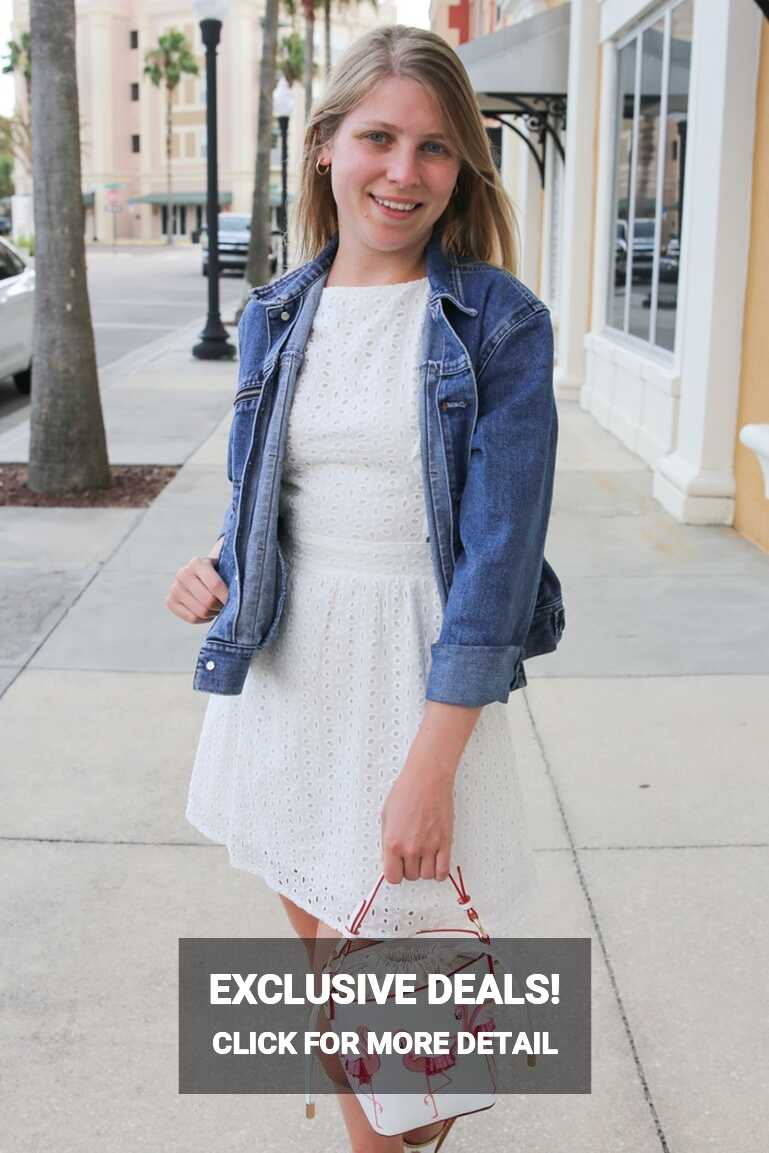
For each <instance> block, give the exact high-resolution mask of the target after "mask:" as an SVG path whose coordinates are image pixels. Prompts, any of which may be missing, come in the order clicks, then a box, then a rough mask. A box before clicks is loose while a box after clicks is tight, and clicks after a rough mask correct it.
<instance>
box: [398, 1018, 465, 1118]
mask: <svg viewBox="0 0 769 1153" xmlns="http://www.w3.org/2000/svg"><path fill="white" fill-rule="evenodd" d="M456 1047H457V1039H456V1036H455V1037H454V1040H453V1041H452V1042H451V1045H450V1047H449V1051H448V1053H436V1054H435V1055H434V1056H433V1055H423V1056H417V1055H416V1054H415V1053H407V1054H406V1056H405V1057H404V1058H403V1064H404V1065H405V1066H406V1068H407V1069H408V1070H409V1072H411V1073H423V1074H424V1077H425V1081H426V1083H427V1093H426V1094H425V1095H424V1097H423V1098H422V1100H423V1101H424V1103H425V1105H427V1104H428V1103H429V1104H431V1105H432V1107H433V1117H437V1116H438V1107H437V1105H436V1104H435V1097H434V1096H433V1090H432V1085H431V1084H430V1078H431V1077H443V1085H441V1086H439V1088H445V1087H446V1086H447V1085H450V1084H451V1077H449V1075H448V1073H447V1072H446V1069H450V1068H451V1067H452V1065H456V1062H457V1058H456V1052H455V1050H456Z"/></svg>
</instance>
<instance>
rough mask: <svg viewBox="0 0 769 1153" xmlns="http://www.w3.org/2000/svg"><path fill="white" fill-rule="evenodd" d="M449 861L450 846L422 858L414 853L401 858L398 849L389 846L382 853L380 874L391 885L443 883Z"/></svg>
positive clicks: (428, 853)
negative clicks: (428, 882)
mask: <svg viewBox="0 0 769 1153" xmlns="http://www.w3.org/2000/svg"><path fill="white" fill-rule="evenodd" d="M450 859H451V846H450V845H448V846H446V848H443V849H438V851H437V852H427V853H425V855H424V856H417V855H416V854H415V853H408V854H406V855H405V856H402V855H401V849H400V848H399V847H397V846H391V847H390V848H389V849H385V851H384V858H383V861H384V863H383V869H382V872H383V873H384V876H385V880H386V881H388V882H389V884H391V885H399V884H400V883H401V881H445V880H446V878H447V877H448V875H449V862H450Z"/></svg>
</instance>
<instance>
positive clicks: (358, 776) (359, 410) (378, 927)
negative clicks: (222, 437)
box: [186, 278, 533, 938]
mask: <svg viewBox="0 0 769 1153" xmlns="http://www.w3.org/2000/svg"><path fill="white" fill-rule="evenodd" d="M427 297H428V281H427V278H423V279H421V280H415V281H408V282H405V283H399V284H389V285H377V286H369V287H337V286H334V287H328V288H324V289H323V292H322V294H321V299H320V303H319V305H318V308H317V310H316V313H315V316H314V318H313V325H312V330H311V332H310V336H309V338H308V341H307V343H306V346H305V355H304V360H303V363H302V366H301V370H300V372H299V375H298V377H297V381H296V388H295V393H294V398H293V401H292V404H291V409H290V413H289V426H288V435H287V447H286V458H285V462H284V469H283V476H282V481H281V492H280V519H279V533H280V541H281V548H282V550H283V552H284V555H285V559H286V562H287V582H288V583H287V592H286V601H285V604H284V608H283V616H282V618H281V621H280V624H279V627H278V631H277V634H276V637H275V639H274V641H273V642H272V644H271V645H270V646H269V647H268V648H266V649H263V650H262V651H260V652H258V653H256V654H255V656H254V659H253V660H252V662H251V666H250V668H249V672H248V675H247V677H246V681H245V684H244V686H243V690H242V692H241V693H240V694H239V695H238V696H221V695H215V694H212V695H211V696H210V698H209V701H208V705H207V710H206V713H205V718H204V722H203V727H202V732H201V735H200V741H199V746H198V750H197V755H196V758H195V762H194V766H193V770H192V777H191V781H190V787H189V797H188V804H187V813H186V816H187V820H188V821H189V822H190V823H191V824H192V825H193V826H194V827H195V828H196V829H198V830H199V831H200V832H201V833H203V834H205V836H207V837H209V838H211V839H212V840H214V841H217V842H219V843H221V844H224V845H226V846H227V849H228V852H229V857H230V862H231V864H232V865H233V866H234V867H236V868H239V869H246V870H249V871H250V872H253V873H256V874H257V875H258V876H260V877H262V878H263V880H264V881H265V882H266V884H267V885H268V886H269V887H270V888H272V889H273V890H275V891H276V892H279V893H283V894H285V895H286V896H288V897H290V898H291V900H292V901H294V902H295V903H296V904H297V905H299V906H300V907H301V908H303V909H305V910H307V911H308V912H309V913H312V914H313V915H315V916H317V917H319V918H320V919H321V921H324V922H325V923H326V924H327V925H330V926H331V927H332V928H334V929H336V930H338V931H339V932H340V933H341V934H342V935H343V936H349V935H350V933H349V932H348V926H349V925H350V922H351V920H352V919H353V917H354V916H355V913H356V912H357V910H358V908H359V906H360V905H361V903H362V902H363V900H364V898H365V897H367V896H368V894H369V892H370V891H371V889H372V888H373V886H374V884H375V883H376V881H377V879H378V878H379V877H380V875H381V873H382V853H381V848H380V815H381V810H382V806H383V804H384V801H385V799H386V797H387V794H388V792H389V790H390V788H391V786H392V784H393V782H394V781H395V778H396V777H397V776H398V773H399V772H400V770H401V768H402V767H403V765H404V763H405V760H406V756H407V754H408V751H409V747H410V745H411V742H412V740H413V738H414V736H415V735H416V732H417V730H418V728H419V724H420V721H421V719H422V716H423V712H424V705H425V689H426V681H427V674H428V671H429V667H430V645H431V644H432V643H433V642H434V641H436V640H437V638H438V634H439V632H440V627H441V618H442V608H441V603H440V598H439V595H438V588H437V585H436V578H435V574H434V571H433V566H432V561H431V556H430V543H429V541H428V528H427V519H426V514H425V500H424V492H423V485H422V479H421V456H420V452H421V450H420V432H419V407H418V406H419V404H420V403H421V387H420V374H419V370H418V364H419V358H420V340H421V331H422V325H423V323H424V319H425V316H426V314H427ZM454 821H455V824H454V839H453V846H452V856H451V868H452V871H453V872H454V875H455V877H456V872H455V867H456V865H459V866H460V868H461V870H462V876H463V879H464V884H465V888H466V890H467V892H468V893H469V894H470V896H471V899H472V904H473V906H474V907H475V908H476V909H477V911H478V914H479V916H480V918H481V922H482V924H483V926H484V928H485V929H486V930H487V932H489V933H490V934H491V935H492V936H515V935H516V930H517V929H519V928H520V925H519V920H518V917H519V913H520V900H521V898H522V897H523V896H524V895H525V894H526V893H527V892H528V890H529V886H530V881H531V879H532V875H533V873H532V869H531V862H532V857H531V853H530V850H529V848H528V845H527V843H526V829H525V820H524V818H523V814H522V806H521V796H520V790H519V785H518V779H517V774H516V765H515V757H514V751H513V746H512V739H511V733H510V729H509V721H508V718H507V715H506V710H505V706H504V705H502V704H501V703H499V702H495V703H493V704H490V705H486V706H485V707H484V708H483V710H482V712H481V714H480V717H479V720H478V722H477V724H476V727H475V729H474V730H473V733H472V734H471V736H470V739H469V741H468V743H467V745H466V747H465V751H464V754H463V756H462V761H461V763H460V766H459V769H458V771H457V775H456V779H455V784H454ZM471 927H472V926H471V925H470V922H469V921H468V920H467V917H466V914H465V911H464V909H463V908H461V907H460V906H459V905H458V903H457V895H456V892H455V890H454V887H453V886H452V884H451V882H450V881H449V880H446V881H444V882H439V881H435V880H418V881H408V880H404V881H402V882H401V883H400V884H399V885H391V884H389V883H388V882H383V884H382V886H381V888H380V889H379V892H378V894H377V897H376V899H375V901H374V903H373V905H372V907H371V909H370V911H369V913H368V915H367V916H366V918H365V921H364V922H363V924H362V926H361V930H360V932H361V936H364V937H377V938H379V937H382V938H386V937H406V936H410V935H412V934H413V933H414V932H416V931H417V930H418V929H436V928H471Z"/></svg>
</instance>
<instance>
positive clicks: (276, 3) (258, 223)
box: [239, 0, 280, 312]
mask: <svg viewBox="0 0 769 1153" xmlns="http://www.w3.org/2000/svg"><path fill="white" fill-rule="evenodd" d="M279 7H280V0H265V4H264V19H263V20H262V59H261V64H260V66H259V115H258V122H257V132H256V170H255V173H254V195H253V200H252V202H251V236H250V240H249V244H248V260H247V261H246V271H245V276H244V281H245V283H244V285H243V298H242V300H241V306H240V310H239V311H241V312H242V310H243V308H244V307H245V304H246V299H247V296H248V293H249V291H250V289H251V288H253V286H254V285H255V284H266V283H267V281H268V280H269V279H270V264H269V257H270V217H271V213H270V152H271V146H272V90H273V88H274V87H275V68H276V61H275V58H276V54H277V45H278V10H279Z"/></svg>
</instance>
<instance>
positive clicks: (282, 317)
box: [280, 308, 291, 320]
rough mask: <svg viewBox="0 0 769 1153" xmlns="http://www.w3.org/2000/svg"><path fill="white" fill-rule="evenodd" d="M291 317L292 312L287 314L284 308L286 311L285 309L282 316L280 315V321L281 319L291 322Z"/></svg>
mask: <svg viewBox="0 0 769 1153" xmlns="http://www.w3.org/2000/svg"><path fill="white" fill-rule="evenodd" d="M290 317H291V313H290V312H286V310H285V308H284V309H283V311H282V312H281V314H280V319H281V320H289V319H290Z"/></svg>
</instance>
